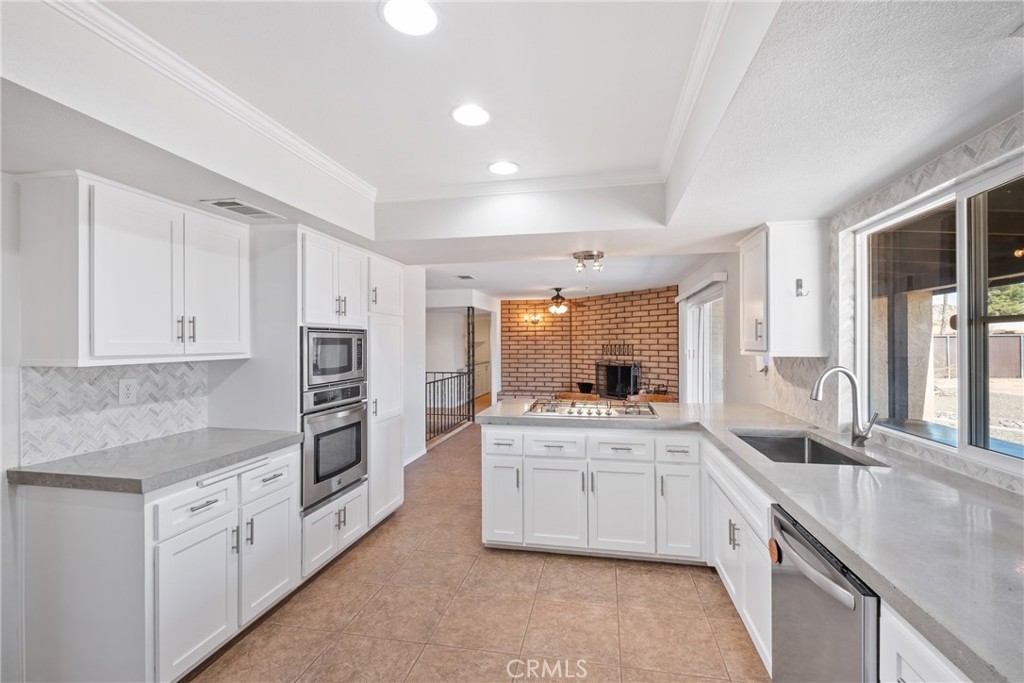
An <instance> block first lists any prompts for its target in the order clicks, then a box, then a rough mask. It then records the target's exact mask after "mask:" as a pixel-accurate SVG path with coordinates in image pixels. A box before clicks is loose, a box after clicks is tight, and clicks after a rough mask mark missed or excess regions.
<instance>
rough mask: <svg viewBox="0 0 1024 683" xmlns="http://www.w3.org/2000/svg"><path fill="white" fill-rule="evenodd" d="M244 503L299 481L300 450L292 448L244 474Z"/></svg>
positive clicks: (242, 478)
mask: <svg viewBox="0 0 1024 683" xmlns="http://www.w3.org/2000/svg"><path fill="white" fill-rule="evenodd" d="M241 481H242V503H248V502H249V501H252V500H256V499H257V498H259V497H260V496H263V495H266V494H268V493H272V492H273V491H277V490H278V489H283V488H284V487H285V486H288V484H293V483H298V481H299V450H298V449H297V448H296V449H291V450H289V451H288V452H286V453H284V454H282V455H279V456H277V457H275V458H274V459H273V460H271V461H270V462H268V463H267V464H266V465H264V466H263V467H259V468H257V469H254V470H250V471H248V472H245V473H243V474H242V477H241Z"/></svg>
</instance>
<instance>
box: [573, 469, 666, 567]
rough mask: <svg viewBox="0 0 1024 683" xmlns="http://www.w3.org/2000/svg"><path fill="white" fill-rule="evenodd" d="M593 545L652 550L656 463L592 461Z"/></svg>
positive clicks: (617, 548) (633, 550)
mask: <svg viewBox="0 0 1024 683" xmlns="http://www.w3.org/2000/svg"><path fill="white" fill-rule="evenodd" d="M589 522H590V523H589V527H590V547H591V548H596V549H600V550H622V551H627V552H638V553H653V552H654V550H655V542H654V465H652V464H641V463H632V462H591V463H590V520H589Z"/></svg>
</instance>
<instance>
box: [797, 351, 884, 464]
mask: <svg viewBox="0 0 1024 683" xmlns="http://www.w3.org/2000/svg"><path fill="white" fill-rule="evenodd" d="M837 372H838V373H839V374H841V375H846V376H847V378H849V380H850V388H851V390H852V394H853V396H852V398H853V424H852V425H851V433H850V444H851V445H854V446H863V445H864V444H865V443H866V442H867V440H868V439H869V438H870V437H871V430H872V429H873V428H874V426H875V420H877V419H878V413H877V412H876V413H875V414H874V415H872V416H871V419H870V420H869V421H868V426H867V427H865V426H863V425H862V424H861V421H860V386H859V385H858V384H857V377H856V375H854V374H853V373H852V372H850V370H849V369H847V368H844V367H843V366H842V365H834V366H832V367H830V368H829V369H827V370H825V372H823V373H821V375H820V376H819V377H818V381H817V382H815V383H814V388H813V389H811V400H812V401H820V400H821V392H822V389H824V387H825V380H826V379H827V378H828V376H829V375H833V374H835V373H837Z"/></svg>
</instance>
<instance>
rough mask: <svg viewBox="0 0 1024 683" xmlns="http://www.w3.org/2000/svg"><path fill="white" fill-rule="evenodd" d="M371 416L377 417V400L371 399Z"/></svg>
mask: <svg viewBox="0 0 1024 683" xmlns="http://www.w3.org/2000/svg"><path fill="white" fill-rule="evenodd" d="M373 415H374V417H376V416H377V399H373Z"/></svg>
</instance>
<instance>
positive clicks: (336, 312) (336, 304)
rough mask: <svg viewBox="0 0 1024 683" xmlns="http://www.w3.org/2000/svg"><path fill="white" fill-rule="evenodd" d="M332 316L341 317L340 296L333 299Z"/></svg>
mask: <svg viewBox="0 0 1024 683" xmlns="http://www.w3.org/2000/svg"><path fill="white" fill-rule="evenodd" d="M334 315H337V316H340V315H341V297H340V296H336V297H334Z"/></svg>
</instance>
